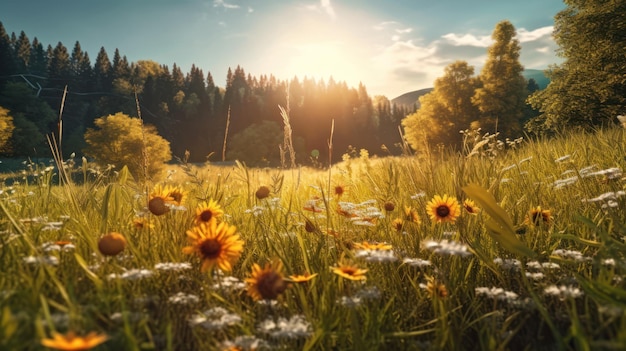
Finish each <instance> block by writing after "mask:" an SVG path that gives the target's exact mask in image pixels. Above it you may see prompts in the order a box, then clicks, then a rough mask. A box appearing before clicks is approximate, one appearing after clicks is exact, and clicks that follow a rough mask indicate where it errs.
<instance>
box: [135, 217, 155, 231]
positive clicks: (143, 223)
mask: <svg viewBox="0 0 626 351" xmlns="http://www.w3.org/2000/svg"><path fill="white" fill-rule="evenodd" d="M132 226H133V228H135V229H138V230H142V229H146V228H154V224H152V223H150V221H149V220H148V219H147V218H145V217H136V218H134V219H133V223H132Z"/></svg>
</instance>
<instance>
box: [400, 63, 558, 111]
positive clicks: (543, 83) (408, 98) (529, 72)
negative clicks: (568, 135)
mask: <svg viewBox="0 0 626 351" xmlns="http://www.w3.org/2000/svg"><path fill="white" fill-rule="evenodd" d="M522 75H523V76H524V78H526V80H529V79H531V78H532V79H534V80H535V82H536V83H537V85H539V89H545V88H546V87H547V86H548V83H550V79H548V77H546V75H545V74H544V73H543V71H542V70H539V69H525V70H524V72H522ZM431 91H433V88H426V89H420V90H415V91H410V92H408V93H404V94H402V95H400V96H398V97H396V98H393V99H391V103H392V104H396V105H399V106H405V107H408V108H413V105H415V104H417V107H418V108H419V98H420V96H422V95H425V94H428V93H430V92H431Z"/></svg>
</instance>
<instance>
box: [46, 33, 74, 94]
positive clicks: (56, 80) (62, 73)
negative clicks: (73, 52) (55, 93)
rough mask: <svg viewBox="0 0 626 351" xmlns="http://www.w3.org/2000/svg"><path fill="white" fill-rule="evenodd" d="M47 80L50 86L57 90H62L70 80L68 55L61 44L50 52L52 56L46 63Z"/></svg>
mask: <svg viewBox="0 0 626 351" xmlns="http://www.w3.org/2000/svg"><path fill="white" fill-rule="evenodd" d="M48 78H49V79H50V81H51V86H53V87H57V88H63V87H64V86H65V85H67V84H68V83H69V82H70V80H71V79H72V75H71V63H70V55H69V53H68V52H67V48H66V47H65V46H63V43H61V42H59V43H58V44H57V46H56V47H55V48H54V50H52V56H51V57H50V60H49V61H48Z"/></svg>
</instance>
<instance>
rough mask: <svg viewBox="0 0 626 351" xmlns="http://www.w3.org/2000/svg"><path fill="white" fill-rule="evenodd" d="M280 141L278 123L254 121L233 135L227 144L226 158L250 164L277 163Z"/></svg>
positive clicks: (278, 161)
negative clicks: (258, 122) (257, 122)
mask: <svg viewBox="0 0 626 351" xmlns="http://www.w3.org/2000/svg"><path fill="white" fill-rule="evenodd" d="M282 143H283V133H282V129H281V127H280V126H279V125H278V123H276V122H272V121H263V122H261V123H260V124H256V123H254V124H251V125H250V126H248V127H247V128H246V129H244V130H242V131H241V132H239V133H237V134H235V135H234V136H233V138H232V140H231V141H230V142H229V145H228V153H227V158H228V159H231V160H233V159H234V160H240V161H244V162H246V163H247V164H248V165H250V166H267V165H268V164H274V165H279V164H280V151H279V148H278V147H279V146H280V145H282Z"/></svg>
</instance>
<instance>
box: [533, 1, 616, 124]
mask: <svg viewBox="0 0 626 351" xmlns="http://www.w3.org/2000/svg"><path fill="white" fill-rule="evenodd" d="M565 4H566V5H567V8H566V9H564V10H563V11H561V12H559V13H558V14H557V15H556V16H555V18H554V33H553V36H554V39H555V41H556V43H557V44H558V45H559V50H558V52H557V54H558V55H559V56H561V57H563V58H564V59H565V61H564V62H563V63H562V64H560V65H554V66H552V67H550V69H549V70H548V72H547V75H548V77H549V78H550V84H549V85H548V87H547V88H546V89H544V90H542V91H539V92H536V93H535V94H533V95H532V96H531V97H530V99H529V101H530V103H531V104H532V105H533V107H535V108H537V109H539V111H540V113H541V114H540V115H539V116H538V117H537V118H535V120H533V121H531V122H532V123H530V124H529V126H528V129H529V130H532V131H536V130H537V129H539V130H545V129H548V130H559V129H562V128H565V127H572V126H579V127H582V128H586V129H589V128H593V127H595V126H599V125H602V124H609V123H614V122H615V116H616V115H618V114H623V113H624V108H625V107H626V84H625V83H626V80H625V78H624V77H626V56H624V48H625V47H626V36H625V35H624V33H626V2H624V1H606V0H584V1H583V0H565Z"/></svg>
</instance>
